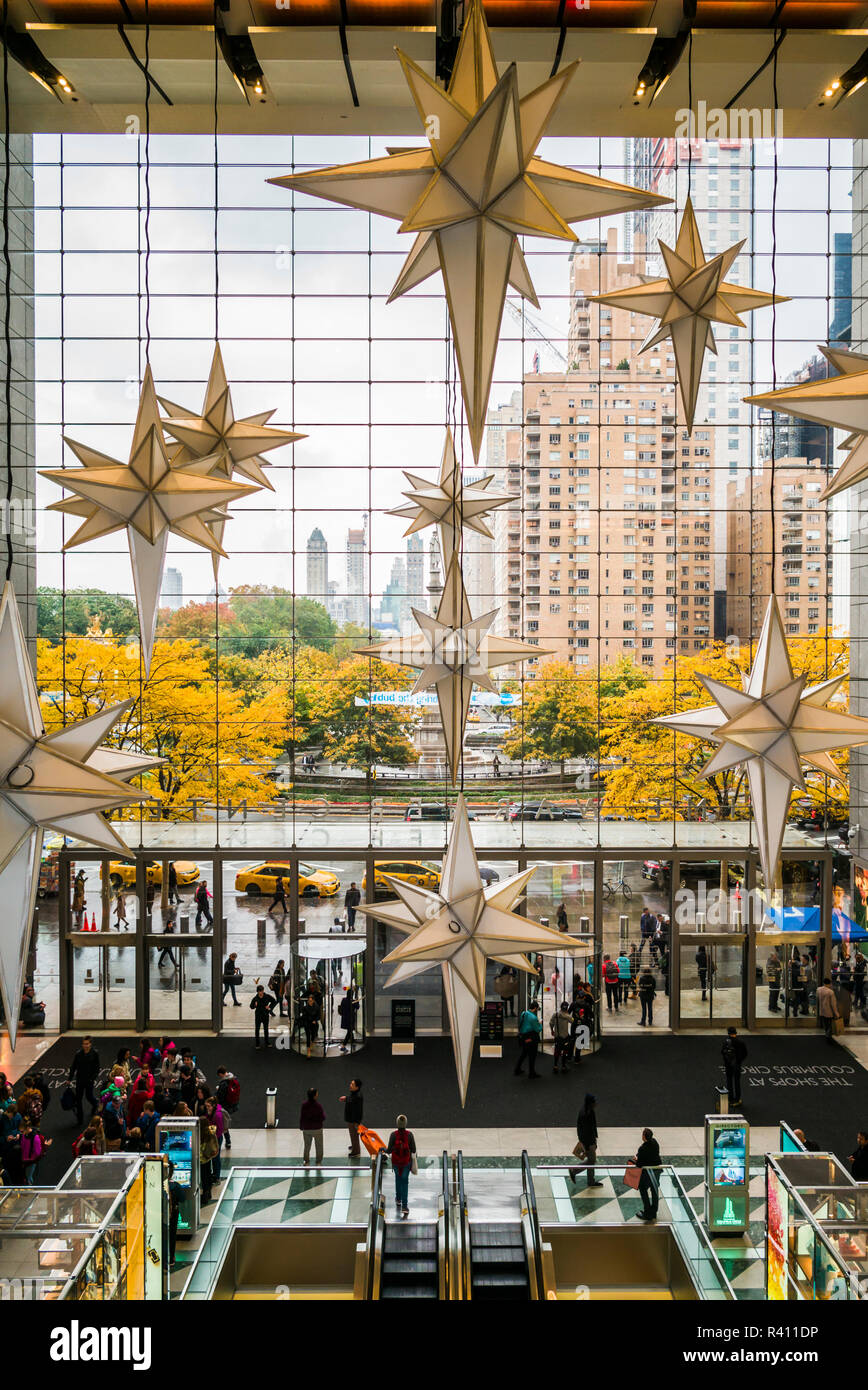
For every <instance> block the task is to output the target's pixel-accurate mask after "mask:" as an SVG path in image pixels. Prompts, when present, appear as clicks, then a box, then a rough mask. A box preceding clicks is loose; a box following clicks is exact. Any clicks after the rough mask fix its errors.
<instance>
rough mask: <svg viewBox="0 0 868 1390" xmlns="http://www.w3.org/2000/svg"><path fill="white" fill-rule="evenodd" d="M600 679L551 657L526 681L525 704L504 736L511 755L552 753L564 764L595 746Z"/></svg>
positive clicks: (526, 757) (522, 755)
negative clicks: (593, 680)
mask: <svg viewBox="0 0 868 1390" xmlns="http://www.w3.org/2000/svg"><path fill="white" fill-rule="evenodd" d="M596 700H597V687H596V684H595V683H593V682H591V681H590V680H588V679H587V676H585V677H583V678H580V677H579V676H578V674H577V672H576V671H575V669H574V668H573V667H572V666H571V665H570V663H569V662H568V661H547V662H546V663H545V664H544V665H543V666H542V667H541V669H540V672H539V675H538V676H536V678H535V679H534V680H532V681H526V682H525V684H524V687H523V692H522V697H521V709H520V711H519V712H518V714H517V715H516V722H515V724H514V726H513V730H512V732H511V733H510V734H509V736H508V737H507V739H506V741H505V742H504V752H505V753H506V754H507V756H508V757H510V758H520V759H522V760H527V759H528V758H551V759H553V760H554V761H556V762H559V763H560V765H561V772H562V773H563V770H564V763H565V762H566V760H567V758H581V757H583V756H584V755H585V754H586V753H590V752H592V751H593V750H594V749H595V748H596V746H597V730H596V722H597V721H596Z"/></svg>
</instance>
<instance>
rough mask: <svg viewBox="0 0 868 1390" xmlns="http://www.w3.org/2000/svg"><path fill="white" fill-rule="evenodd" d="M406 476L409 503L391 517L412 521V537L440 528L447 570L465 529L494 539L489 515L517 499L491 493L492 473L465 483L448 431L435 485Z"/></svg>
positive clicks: (398, 508)
mask: <svg viewBox="0 0 868 1390" xmlns="http://www.w3.org/2000/svg"><path fill="white" fill-rule="evenodd" d="M404 477H405V478H406V479H407V482H408V483H409V484H410V488H409V491H407V492H405V493H404V496H405V497H406V498H407V503H406V505H404V506H401V507H393V508H392V509H391V511H390V512H389V515H390V516H401V517H404V518H405V519H406V520H409V521H410V525H409V526H408V527H407V530H406V531H405V532H404V535H405V536H412V535H413V533H414V532H415V531H422V530H424V529H425V527H426V526H437V527H438V528H439V531H440V546H441V550H442V553H443V563H444V565H446V566H447V567H448V565H449V563H450V561H451V559H452V556H453V554H454V553H455V551H456V550H457V549H458V547H459V545H460V543H461V528H462V526H466V527H468V529H469V530H471V531H476V532H478V534H479V535H480V536H487V537H488V538H489V540H493V539H494V532H493V531H492V530H491V528H490V527H489V525H488V523H487V521H486V517H487V516H488V513H489V512H490V511H493V510H494V508H495V507H503V506H505V505H506V503H507V502H514V501H516V500H517V499H516V498H515V497H514V496H512V495H511V494H509V493H506V492H489V491H488V488H489V484H490V483H492V482H493V481H494V474H493V473H489V474H488V475H487V476H486V477H484V478H480V479H479V481H478V482H475V483H471V484H463V483H462V478H461V465H460V463H459V462H458V460H457V459H456V457H455V445H454V443H453V440H452V431H451V430H449V429H447V431H446V442H445V443H444V445H443V457H442V458H441V460H440V476H439V478H438V479H437V482H436V483H432V482H430V480H429V479H427V478H421V477H419V475H418V474H416V473H407V472H405V473H404Z"/></svg>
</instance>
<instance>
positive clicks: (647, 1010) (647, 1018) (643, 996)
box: [639, 965, 657, 1028]
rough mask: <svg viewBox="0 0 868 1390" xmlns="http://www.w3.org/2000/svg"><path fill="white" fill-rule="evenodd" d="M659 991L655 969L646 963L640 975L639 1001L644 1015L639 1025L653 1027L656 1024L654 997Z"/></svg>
mask: <svg viewBox="0 0 868 1390" xmlns="http://www.w3.org/2000/svg"><path fill="white" fill-rule="evenodd" d="M656 993H657V982H656V980H655V979H654V971H653V970H652V969H651V967H650V965H646V966H645V968H644V969H643V971H642V974H641V975H640V976H639V1003H640V1004H641V1005H642V1017H641V1019H640V1020H639V1027H640V1028H645V1027H646V1026H647V1027H648V1028H652V1027H653V1026H654V997H655V995H656Z"/></svg>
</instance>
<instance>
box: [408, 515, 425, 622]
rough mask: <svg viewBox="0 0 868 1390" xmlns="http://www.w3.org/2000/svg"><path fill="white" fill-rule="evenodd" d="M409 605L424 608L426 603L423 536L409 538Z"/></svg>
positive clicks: (416, 535) (417, 534)
mask: <svg viewBox="0 0 868 1390" xmlns="http://www.w3.org/2000/svg"><path fill="white" fill-rule="evenodd" d="M407 605H408V607H409V608H424V607H425V606H426V603H425V542H424V541H423V539H422V537H421V535H420V534H419V533H418V531H417V532H416V534H415V535H412V536H408V537H407Z"/></svg>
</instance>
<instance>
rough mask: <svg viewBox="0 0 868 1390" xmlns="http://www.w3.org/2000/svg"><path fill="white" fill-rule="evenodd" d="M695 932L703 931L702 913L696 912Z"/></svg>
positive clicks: (703, 916)
mask: <svg viewBox="0 0 868 1390" xmlns="http://www.w3.org/2000/svg"><path fill="white" fill-rule="evenodd" d="M696 930H697V931H705V913H704V912H697V914H696Z"/></svg>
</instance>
